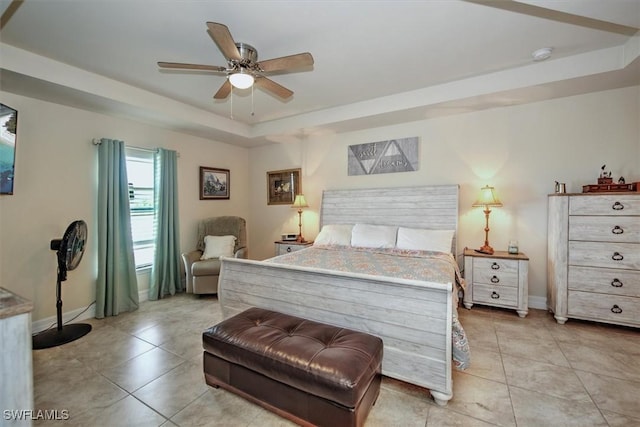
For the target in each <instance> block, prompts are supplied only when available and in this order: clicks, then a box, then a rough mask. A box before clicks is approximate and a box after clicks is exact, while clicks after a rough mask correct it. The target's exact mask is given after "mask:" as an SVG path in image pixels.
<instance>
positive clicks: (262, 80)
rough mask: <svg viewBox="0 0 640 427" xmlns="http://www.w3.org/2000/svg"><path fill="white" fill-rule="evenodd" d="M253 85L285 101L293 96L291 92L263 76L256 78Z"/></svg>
mask: <svg viewBox="0 0 640 427" xmlns="http://www.w3.org/2000/svg"><path fill="white" fill-rule="evenodd" d="M255 84H256V86H259V87H261V88H262V89H264V90H267V91H269V92H271V93H273V94H274V95H276V96H279V97H280V98H283V99H287V98H289V97H291V95H293V91H291V90H289V89H287V88H286V87H284V86H282V85H280V84H278V83H276V82H274V81H273V80H271V79H268V78H266V77H264V76H260V77H257V78H256V82H255Z"/></svg>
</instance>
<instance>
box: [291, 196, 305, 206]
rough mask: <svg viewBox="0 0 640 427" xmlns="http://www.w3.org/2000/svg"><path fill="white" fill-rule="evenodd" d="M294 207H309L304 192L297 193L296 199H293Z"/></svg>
mask: <svg viewBox="0 0 640 427" xmlns="http://www.w3.org/2000/svg"><path fill="white" fill-rule="evenodd" d="M291 207H292V208H293V209H302V208H308V207H309V205H308V204H307V199H305V198H304V194H298V195H296V198H295V200H294V201H293V205H291Z"/></svg>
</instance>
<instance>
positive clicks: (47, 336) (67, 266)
mask: <svg viewBox="0 0 640 427" xmlns="http://www.w3.org/2000/svg"><path fill="white" fill-rule="evenodd" d="M86 241H87V224H86V223H85V222H84V221H82V220H78V221H74V222H72V223H71V224H70V225H69V227H67V231H65V232H64V236H63V237H62V239H54V240H52V241H51V250H54V251H57V257H58V280H57V284H56V310H57V317H58V327H57V328H56V329H48V330H46V331H42V332H40V333H39V334H36V335H34V336H33V349H34V350H40V349H44V348H50V347H56V346H59V345H62V344H66V343H68V342H71V341H75V340H77V339H78V338H81V337H83V336H85V335H87V334H88V333H89V332H90V331H91V325H89V324H86V323H75V324H71V325H63V324H62V282H64V281H65V280H67V271H70V270H73V269H75V268H76V267H77V266H78V264H80V260H81V259H82V255H83V254H84V247H85V242H86Z"/></svg>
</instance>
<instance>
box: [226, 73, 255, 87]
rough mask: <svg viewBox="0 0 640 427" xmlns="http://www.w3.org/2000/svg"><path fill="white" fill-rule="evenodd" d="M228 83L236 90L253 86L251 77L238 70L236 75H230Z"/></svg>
mask: <svg viewBox="0 0 640 427" xmlns="http://www.w3.org/2000/svg"><path fill="white" fill-rule="evenodd" d="M229 81H230V82H231V84H232V85H233V86H234V87H237V88H238V89H248V88H250V87H251V86H253V76H252V75H251V74H248V73H245V72H244V71H243V70H240V72H238V73H234V74H231V75H230V76H229Z"/></svg>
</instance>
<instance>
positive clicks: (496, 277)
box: [490, 276, 500, 283]
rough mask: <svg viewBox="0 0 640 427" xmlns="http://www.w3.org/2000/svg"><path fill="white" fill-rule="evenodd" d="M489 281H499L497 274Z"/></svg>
mask: <svg viewBox="0 0 640 427" xmlns="http://www.w3.org/2000/svg"><path fill="white" fill-rule="evenodd" d="M490 280H491V283H499V282H500V279H499V278H498V276H493V277H492V278H491V279H490Z"/></svg>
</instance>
